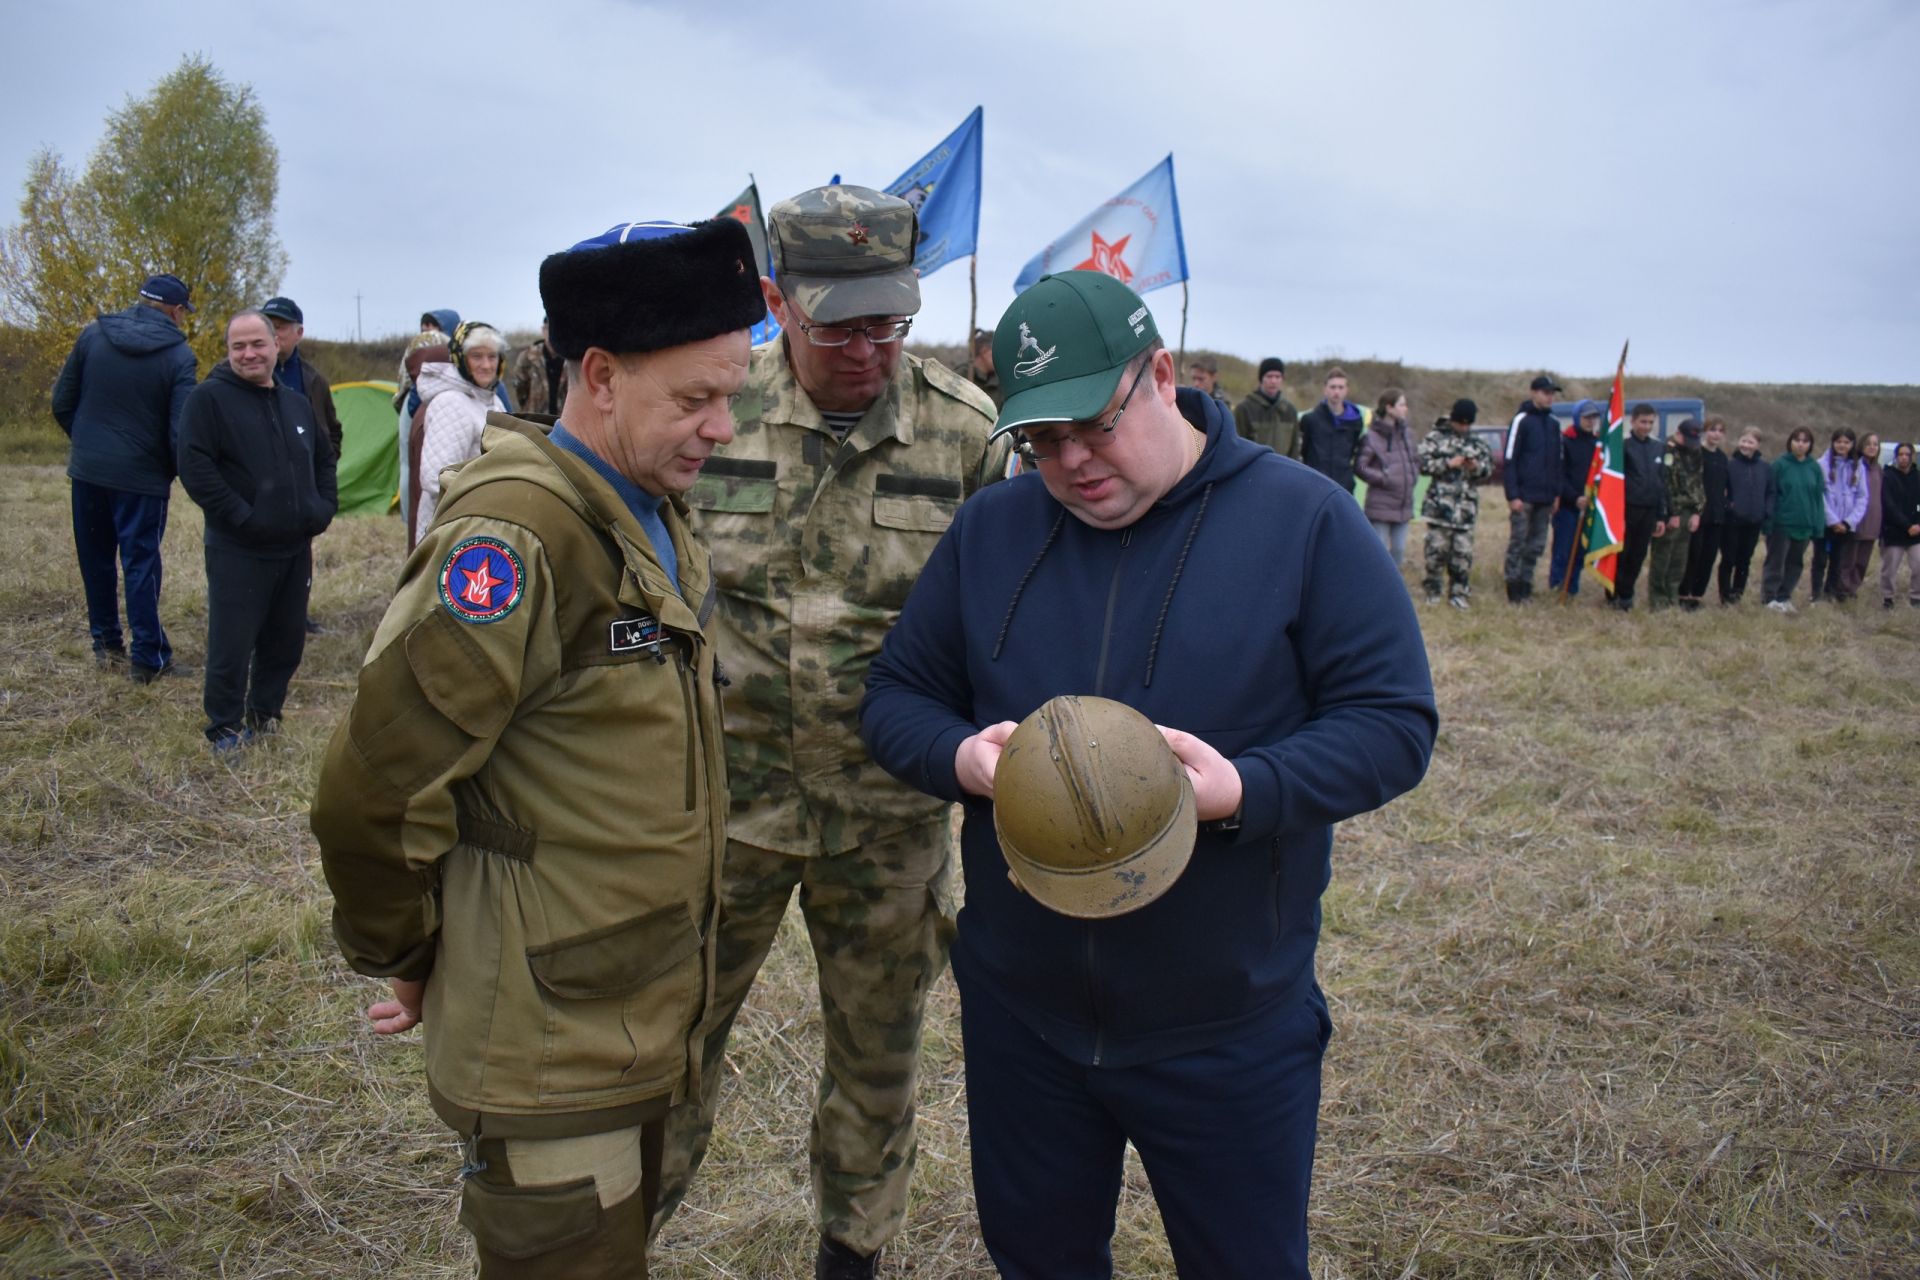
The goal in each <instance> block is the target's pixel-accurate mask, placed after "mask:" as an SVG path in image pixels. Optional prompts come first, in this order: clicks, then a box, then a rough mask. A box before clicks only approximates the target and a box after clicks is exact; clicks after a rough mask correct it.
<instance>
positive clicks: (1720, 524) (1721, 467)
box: [1680, 418, 1733, 609]
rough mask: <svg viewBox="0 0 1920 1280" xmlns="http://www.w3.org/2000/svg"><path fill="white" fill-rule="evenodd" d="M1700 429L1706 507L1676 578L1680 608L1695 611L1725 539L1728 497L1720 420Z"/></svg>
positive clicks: (1710, 420) (1724, 432)
mask: <svg viewBox="0 0 1920 1280" xmlns="http://www.w3.org/2000/svg"><path fill="white" fill-rule="evenodd" d="M1701 427H1702V440H1701V446H1702V447H1701V451H1700V483H1701V486H1702V487H1703V488H1704V489H1705V490H1706V495H1707V505H1706V506H1704V507H1702V508H1701V509H1700V527H1699V528H1697V529H1695V530H1694V531H1693V534H1692V536H1691V537H1690V538H1689V539H1688V541H1687V567H1686V569H1685V571H1684V572H1682V573H1681V575H1680V607H1681V608H1682V609H1698V608H1699V607H1700V599H1701V597H1702V596H1704V595H1706V594H1707V583H1709V582H1711V581H1713V562H1714V559H1715V558H1716V557H1717V556H1718V555H1719V554H1720V544H1721V539H1722V538H1723V537H1724V536H1725V531H1726V527H1727V517H1728V514H1729V513H1728V503H1729V501H1730V500H1731V498H1732V496H1733V495H1732V491H1731V489H1730V488H1729V487H1728V486H1729V484H1730V473H1729V468H1728V462H1727V455H1726V453H1725V451H1724V450H1722V449H1721V448H1720V445H1721V444H1722V442H1724V441H1725V440H1726V438H1727V424H1726V420H1725V419H1723V418H1708V419H1707V420H1706V421H1705V422H1704V423H1702V424H1701Z"/></svg>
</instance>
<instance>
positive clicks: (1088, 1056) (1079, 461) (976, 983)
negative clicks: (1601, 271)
mask: <svg viewBox="0 0 1920 1280" xmlns="http://www.w3.org/2000/svg"><path fill="white" fill-rule="evenodd" d="M994 365H995V367H996V368H998V369H1000V370H1002V371H1003V376H1004V377H1005V379H1006V384H1005V385H1006V387H1007V389H1008V393H1009V394H1008V397H1007V401H1006V403H1005V406H1004V407H1003V408H1002V410H1001V412H1000V416H999V419H998V423H997V425H996V431H997V432H999V433H1006V432H1016V433H1017V434H1018V438H1019V440H1020V442H1021V445H1022V449H1023V451H1024V452H1025V454H1026V457H1027V460H1028V466H1029V468H1030V469H1029V470H1028V471H1025V472H1023V473H1022V474H1020V475H1018V476H1015V477H1014V478H1013V479H1012V480H1010V481H1008V482H1007V483H1004V484H998V485H994V486H992V487H991V488H989V489H985V490H982V491H981V492H980V493H978V494H976V495H975V496H974V497H973V498H972V499H971V500H970V501H968V502H967V503H966V504H965V506H963V507H962V508H961V510H960V512H959V514H958V516H957V517H956V518H955V519H954V522H953V524H952V526H951V527H950V528H949V529H948V530H947V532H946V534H945V535H944V536H943V537H942V539H941V541H940V543H939V545H938V546H937V547H936V548H935V550H934V553H933V556H932V558H931V560H930V561H929V562H928V564H927V566H926V568H925V569H924V570H923V571H922V573H921V575H920V578H919V581H918V583H917V584H916V586H915V587H914V591H913V594H912V595H911V596H910V597H909V598H908V600H907V604H906V608H905V610H904V611H903V613H902V615H901V618H900V622H899V624H898V625H897V626H896V627H895V628H894V629H893V631H892V632H891V634H890V635H889V636H888V638H887V640H886V643H885V645H884V646H883V648H882V649H881V652H880V656H879V657H878V658H876V659H875V660H874V662H873V665H872V667H871V669H870V671H869V674H868V678H867V694H866V698H865V700H864V702H863V703H862V706H861V734H862V736H863V738H864V739H865V740H866V742H867V745H868V748H869V749H870V750H871V751H872V753H873V758H874V759H875V760H876V761H878V762H879V763H880V764H881V765H883V766H884V767H886V768H887V769H888V770H889V771H891V772H892V773H893V774H895V775H896V776H897V777H899V778H901V779H902V780H903V781H906V782H908V783H910V784H912V785H913V786H916V787H918V788H920V789H921V790H923V791H926V792H928V793H929V794H932V795H936V796H940V797H942V798H944V799H948V800H955V801H959V802H961V803H962V804H963V805H964V806H965V825H964V828H963V833H962V840H961V851H962V863H963V866H964V869H965V873H966V880H967V901H966V905H965V907H964V908H963V909H962V911H961V913H960V917H959V933H958V936H957V938H956V940H955V942H954V947H953V968H954V976H955V979H956V981H957V982H958V984H959V988H960V997H961V1024H962V1036H963V1040H964V1048H965V1054H966V1071H967V1114H968V1121H969V1126H970V1133H971V1143H972V1153H973V1174H974V1193H975V1197H976V1201H977V1204H978V1209H979V1214H980V1226H981V1233H982V1235H983V1237H984V1238H985V1241H986V1245H987V1250H988V1252H989V1253H990V1254H991V1255H992V1257H993V1260H994V1263H995V1265H996V1266H997V1267H998V1268H999V1271H1000V1274H1001V1275H1002V1276H1005V1277H1010V1278H1013V1280H1019V1278H1022V1277H1047V1278H1048V1280H1074V1278H1076V1277H1105V1276H1108V1275H1110V1274H1111V1271H1112V1255H1111V1251H1110V1239H1111V1236H1112V1233H1113V1226H1114V1212H1115V1205H1116V1202H1117V1198H1118V1194H1119V1187H1120V1178H1121V1168H1122V1158H1123V1154H1124V1151H1125V1147H1126V1144H1127V1143H1128V1142H1129V1141H1131V1142H1132V1144H1133V1145H1134V1147H1135V1149H1136V1150H1138V1151H1139V1152H1140V1156H1141V1159H1142V1161H1143V1163H1144V1164H1145V1167H1146V1169H1147V1173H1148V1176H1149V1177H1150V1178H1151V1180H1152V1183H1153V1189H1154V1195H1155V1198H1156V1200H1157V1201H1158V1202H1159V1207H1160V1213H1161V1218H1162V1221H1163V1222H1164V1223H1165V1225H1166V1230H1167V1236H1168V1241H1169V1243H1170V1244H1171V1246H1172V1249H1173V1255H1174V1259H1175V1262H1176V1264H1177V1265H1178V1267H1179V1268H1180V1270H1181V1272H1182V1273H1183V1274H1188V1275H1207V1276H1219V1277H1236V1276H1246V1277H1253V1276H1260V1277H1271V1276H1302V1277H1303V1276H1305V1275H1306V1274H1307V1235H1306V1214H1307V1192H1308V1184H1309V1182H1310V1180H1311V1175H1312V1167H1313V1150H1314V1137H1315V1124H1316V1116H1317V1112H1318V1107H1319V1095H1320V1062H1321V1056H1322V1053H1323V1052H1324V1049H1325V1046H1326V1042H1327V1038H1328V1036H1329V1035H1330V1034H1331V1031H1332V1026H1331V1023H1330V1021H1329V1019H1328V1016H1327V1006H1326V1001H1325V999H1324V998H1323V997H1322V995H1321V993H1320V989H1319V986H1318V985H1317V983H1316V982H1315V978H1314V950H1315V947H1316V944H1317V942H1318V938H1319V919H1320V912H1319V900H1320V895H1321V893H1322V891H1323V890H1324V889H1325V888H1326V886H1327V882H1328V878H1329V876H1330V874H1331V862H1330V857H1329V855H1330V852H1331V849H1332V843H1333V824H1334V823H1336V822H1338V821H1340V820H1341V819H1343V818H1348V817H1351V816H1353V815H1354V814H1357V813H1363V812H1365V811H1367V810H1369V809H1374V808H1377V807H1379V806H1380V805H1383V804H1385V803H1386V802H1387V801H1389V800H1391V799H1392V798H1393V797H1394V796H1396V795H1399V794H1400V793H1402V792H1404V791H1406V790H1408V789H1409V788H1411V787H1412V786H1414V785H1415V784H1416V783H1417V782H1419V780H1420V778H1421V775H1422V774H1423V773H1424V771H1425V769H1426V765H1427V760H1428V757H1429V755H1430V753H1431V751H1432V748H1433V739H1434V733H1435V730H1436V727H1437V716H1436V714H1435V710H1434V701H1433V686H1432V681H1431V677H1430V676H1429V674H1428V669H1427V660H1426V653H1425V649H1424V646H1423V645H1422V642H1421V638H1420V630H1419V625H1418V623H1417V622H1416V620H1415V617H1414V613H1413V609H1412V606H1411V604H1410V602H1409V601H1408V599H1407V595H1406V592H1405V591H1404V590H1403V589H1402V588H1401V585H1400V579H1399V575H1398V574H1397V573H1396V572H1395V570H1394V566H1393V563H1392V561H1391V560H1389V559H1388V558H1387V555H1386V552H1385V551H1384V550H1382V548H1381V546H1380V543H1379V540H1378V539H1377V538H1375V537H1374V536H1373V532H1372V530H1371V529H1370V528H1369V527H1368V525H1367V522H1366V519H1365V517H1364V516H1363V515H1362V514H1361V512H1360V509H1359V507H1358V505H1356V504H1355V503H1354V502H1353V501H1352V500H1351V499H1350V498H1349V497H1348V496H1347V494H1346V493H1345V491H1344V490H1342V489H1341V488H1339V487H1337V486H1336V485H1335V484H1334V483H1332V482H1331V481H1329V480H1327V479H1326V478H1325V477H1323V476H1320V475H1317V474H1315V473H1314V472H1313V471H1311V470H1310V469H1308V468H1307V467H1304V466H1302V465H1300V464H1299V463H1296V462H1293V461H1291V460H1289V459H1286V458H1282V457H1280V456H1278V455H1277V454H1274V453H1272V452H1271V451H1269V450H1267V449H1264V448H1261V447H1260V446H1258V445H1255V444H1252V443H1251V442H1249V441H1246V440H1243V439H1241V438H1240V437H1239V436H1238V434H1237V433H1236V432H1235V431H1234V427H1233V422H1232V420H1231V419H1230V418H1229V417H1228V415H1227V414H1226V413H1225V412H1224V411H1222V410H1221V409H1220V407H1219V406H1218V405H1217V404H1216V403H1215V402H1213V401H1212V400H1211V399H1209V398H1208V397H1206V396H1204V395H1202V394H1200V393H1198V392H1194V391H1191V390H1187V389H1181V388H1178V386H1177V383H1178V378H1177V375H1176V370H1175V368H1174V361H1173V356H1172V353H1171V352H1169V351H1167V350H1166V349H1165V348H1164V346H1163V345H1162V344H1161V342H1160V337H1159V333H1158V331H1157V329H1156V328H1155V325H1154V321H1153V317H1152V315H1151V314H1150V313H1149V312H1148V310H1147V308H1146V306H1145V304H1143V303H1142V302H1141V301H1140V298H1139V296H1138V295H1137V294H1135V293H1134V292H1133V291H1132V290H1131V289H1128V288H1127V287H1126V286H1124V285H1122V284H1120V283H1119V282H1118V281H1117V280H1114V279H1112V278H1111V277H1108V276H1105V275H1102V274H1100V273H1097V272H1091V271H1074V272H1065V273H1061V274H1058V275H1053V276H1048V277H1045V278H1043V279H1042V280H1041V281H1040V282H1038V283H1037V284H1035V285H1034V286H1033V287H1032V288H1030V289H1028V290H1027V291H1026V292H1025V293H1023V294H1021V295H1020V296H1019V297H1018V298H1016V299H1015V300H1014V303H1013V305H1012V307H1011V308H1009V309H1008V311H1007V313H1006V315H1005V316H1004V317H1002V319H1001V321H1000V323H999V326H998V327H997V330H996V334H995V339H994ZM1069 693H1070V694H1086V695H1094V696H1098V697H1104V698H1111V699H1116V700H1118V701H1121V702H1124V703H1126V704H1128V705H1129V706H1132V707H1133V708H1135V709H1136V710H1139V711H1141V712H1142V713H1144V714H1145V715H1147V716H1148V717H1149V718H1150V719H1152V720H1153V721H1154V722H1155V723H1156V724H1158V725H1160V726H1162V732H1163V733H1164V734H1165V735H1166V737H1167V740H1168V742H1169V744H1170V745H1171V746H1172V748H1173V751H1174V753H1175V754H1176V755H1177V756H1178V757H1179V759H1180V760H1181V762H1182V764H1183V765H1184V766H1185V767H1186V770H1187V773H1188V776H1189V778H1190V779H1191V780H1192V783H1193V789H1194V795H1195V805H1196V810H1197V815H1198V818H1199V820H1200V830H1199V834H1198V835H1197V836H1196V837H1195V844H1194V848H1193V852H1192V856H1191V860H1190V861H1189V862H1188V864H1187V868H1186V870H1185V871H1184V873H1182V874H1181V876H1180V878H1179V879H1178V880H1177V881H1175V882H1174V884H1173V885H1172V886H1171V887H1170V888H1169V889H1167V890H1166V892H1165V893H1164V894H1162V895H1161V896H1160V897H1158V898H1156V899H1154V900H1153V901H1152V902H1150V903H1148V904H1147V905H1146V906H1143V907H1141V908H1139V909H1138V910H1136V911H1133V912H1131V913H1129V914H1125V915H1119V916H1113V917H1109V918H1105V919H1097V920H1087V919H1077V918H1070V917H1068V916H1066V915H1062V914H1059V913H1056V912H1054V911H1052V910H1050V909H1049V908H1047V907H1045V906H1043V905H1041V904H1040V903H1039V902H1038V901H1036V900H1035V899H1033V898H1031V897H1028V896H1027V895H1025V894H1024V893H1023V892H1022V891H1021V890H1020V889H1019V888H1018V887H1017V885H1016V884H1015V883H1014V882H1013V881H1011V880H1010V879H1009V878H1008V874H1007V863H1006V861H1005V858H1004V855H1003V854H1002V852H1001V848H1000V845H999V842H998V840H997V839H996V837H995V834H994V820H993V783H994V774H995V770H996V768H997V766H998V762H999V758H1000V753H1001V750H1002V747H1003V746H1004V744H1005V743H1006V741H1007V738H1008V736H1009V735H1010V734H1011V733H1012V731H1013V729H1014V726H1015V723H1016V722H1017V721H1019V720H1021V719H1023V718H1025V717H1026V716H1027V715H1028V714H1029V713H1031V712H1032V711H1033V710H1034V709H1035V708H1037V707H1039V706H1040V705H1041V704H1042V703H1044V702H1046V701H1047V700H1048V699H1049V698H1052V697H1054V696H1055V695H1058V694H1069Z"/></svg>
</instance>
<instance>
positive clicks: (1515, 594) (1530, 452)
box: [1500, 373, 1561, 604]
mask: <svg viewBox="0 0 1920 1280" xmlns="http://www.w3.org/2000/svg"><path fill="white" fill-rule="evenodd" d="M1560 389H1561V388H1560V384H1559V383H1557V382H1555V381H1554V380H1553V379H1552V378H1549V377H1547V376H1546V375H1545V374H1544V373H1543V374H1541V375H1540V376H1539V377H1537V378H1535V379H1534V380H1533V386H1532V388H1531V389H1530V391H1529V398H1528V400H1527V402H1526V403H1525V404H1523V405H1521V406H1520V412H1518V413H1516V414H1515V415H1514V416H1513V423H1512V425H1511V426H1509V427H1508V428H1507V453H1506V457H1507V462H1506V466H1505V467H1504V468H1503V469H1502V470H1501V473H1500V482H1501V483H1502V484H1503V485H1505V486H1506V490H1507V510H1508V511H1509V512H1510V513H1511V515H1510V517H1509V522H1508V524H1509V527H1508V533H1507V563H1506V577H1507V602H1508V603H1509V604H1525V603H1526V602H1527V598H1528V597H1529V596H1531V595H1532V594H1533V567H1534V566H1535V565H1536V564H1538V563H1540V553H1541V552H1542V551H1544V550H1546V548H1547V530H1548V529H1549V528H1551V527H1552V524H1553V515H1554V512H1555V511H1557V510H1559V507H1560V420H1559V419H1558V418H1556V417H1554V416H1553V395H1554V392H1556V391H1559V390H1560Z"/></svg>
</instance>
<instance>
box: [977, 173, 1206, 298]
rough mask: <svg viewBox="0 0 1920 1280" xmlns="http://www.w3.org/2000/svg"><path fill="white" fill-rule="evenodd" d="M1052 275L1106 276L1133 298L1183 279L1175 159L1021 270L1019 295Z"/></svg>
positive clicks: (1184, 262)
mask: <svg viewBox="0 0 1920 1280" xmlns="http://www.w3.org/2000/svg"><path fill="white" fill-rule="evenodd" d="M1054 271H1104V272H1106V273H1107V274H1108V275H1110V276H1112V277H1113V278H1114V279H1116V280H1118V281H1119V282H1120V283H1121V284H1124V285H1127V286H1128V287H1129V288H1131V289H1132V290H1133V291H1134V292H1135V293H1146V292H1147V291H1148V290H1151V289H1159V288H1161V287H1163V286H1165V285H1170V284H1178V283H1180V282H1181V281H1182V280H1185V279H1186V278H1187V243H1186V240H1185V238H1184V237H1183V236H1182V235H1181V234H1180V199H1179V197H1178V196H1177V195H1176V194H1175V192H1174V189H1173V156H1172V155H1168V156H1167V158H1166V159H1165V160H1162V161H1161V162H1160V163H1159V164H1157V165H1155V166H1153V168H1152V169H1149V170H1148V171H1147V174H1146V176H1145V177H1143V178H1141V179H1140V181H1138V182H1136V183H1134V184H1133V185H1132V186H1130V187H1128V188H1127V189H1126V190H1125V191H1122V192H1121V193H1120V194H1119V195H1117V196H1115V197H1114V198H1113V199H1111V200H1109V201H1107V202H1106V203H1105V204H1103V205H1101V206H1100V207H1099V208H1098V209H1095V210H1094V211H1093V212H1092V213H1090V214H1088V215H1087V216H1086V217H1084V218H1082V219H1081V220H1080V221H1079V222H1078V223H1077V224H1076V225H1075V226H1074V228H1073V229H1072V230H1071V231H1067V232H1065V233H1063V234H1062V235H1059V236H1056V237H1054V240H1053V243H1052V244H1049V245H1048V246H1047V247H1046V248H1044V249H1042V250H1041V251H1040V252H1039V253H1037V254H1035V255H1034V258H1033V261H1031V262H1029V263H1027V265H1026V266H1024V267H1022V268H1020V274H1019V276H1018V277H1016V278H1015V280H1014V282H1013V288H1014V292H1016V293H1018V292H1019V291H1020V290H1022V289H1025V288H1026V287H1027V286H1028V285H1030V284H1032V283H1033V282H1034V281H1035V280H1038V279H1039V278H1040V277H1041V276H1044V275H1047V274H1048V273H1050V272H1054Z"/></svg>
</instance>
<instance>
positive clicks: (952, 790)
mask: <svg viewBox="0 0 1920 1280" xmlns="http://www.w3.org/2000/svg"><path fill="white" fill-rule="evenodd" d="M976 732H977V730H975V729H974V728H973V726H971V725H967V724H957V725H955V726H953V728H951V729H947V730H944V731H942V732H941V733H940V734H939V735H938V736H937V737H935V738H934V740H933V744H932V745H931V746H929V747H928V748H927V758H926V764H925V768H926V773H927V790H928V791H929V792H930V793H932V794H933V795H936V796H939V797H940V798H941V799H942V800H953V801H965V800H971V799H975V798H977V797H974V796H970V795H969V794H967V793H966V792H964V791H962V790H961V789H960V777H959V774H957V773H956V772H955V771H954V767H953V760H954V755H955V753H957V752H958V751H959V750H960V744H961V743H963V742H965V741H966V740H967V739H968V738H971V737H972V736H973V735H974V734H975V733H976Z"/></svg>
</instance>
